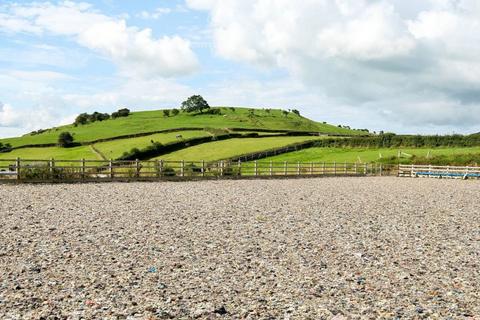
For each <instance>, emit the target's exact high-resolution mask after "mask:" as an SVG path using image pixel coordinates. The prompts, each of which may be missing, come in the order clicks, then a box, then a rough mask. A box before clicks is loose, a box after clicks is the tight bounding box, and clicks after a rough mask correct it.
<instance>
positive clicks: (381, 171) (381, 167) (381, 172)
mask: <svg viewBox="0 0 480 320" xmlns="http://www.w3.org/2000/svg"><path fill="white" fill-rule="evenodd" d="M382 175H383V166H382V164H381V163H380V177H381V176H382Z"/></svg>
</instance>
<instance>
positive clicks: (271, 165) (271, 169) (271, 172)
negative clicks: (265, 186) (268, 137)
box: [270, 161, 273, 176]
mask: <svg viewBox="0 0 480 320" xmlns="http://www.w3.org/2000/svg"><path fill="white" fill-rule="evenodd" d="M270 175H271V176H273V162H272V161H270Z"/></svg>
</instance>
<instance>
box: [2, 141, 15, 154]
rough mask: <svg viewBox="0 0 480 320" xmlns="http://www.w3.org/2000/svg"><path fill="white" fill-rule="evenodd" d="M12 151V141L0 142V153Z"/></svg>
mask: <svg viewBox="0 0 480 320" xmlns="http://www.w3.org/2000/svg"><path fill="white" fill-rule="evenodd" d="M10 151H12V146H11V145H10V143H5V144H3V143H1V142H0V153H5V152H10Z"/></svg>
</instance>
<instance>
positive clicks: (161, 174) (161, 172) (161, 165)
mask: <svg viewBox="0 0 480 320" xmlns="http://www.w3.org/2000/svg"><path fill="white" fill-rule="evenodd" d="M163 167H164V164H163V160H160V176H162V177H163Z"/></svg>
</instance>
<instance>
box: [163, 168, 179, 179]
mask: <svg viewBox="0 0 480 320" xmlns="http://www.w3.org/2000/svg"><path fill="white" fill-rule="evenodd" d="M162 175H163V176H164V177H175V176H176V175H177V172H176V171H175V169H173V168H172V167H168V166H167V167H163V170H162Z"/></svg>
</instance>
